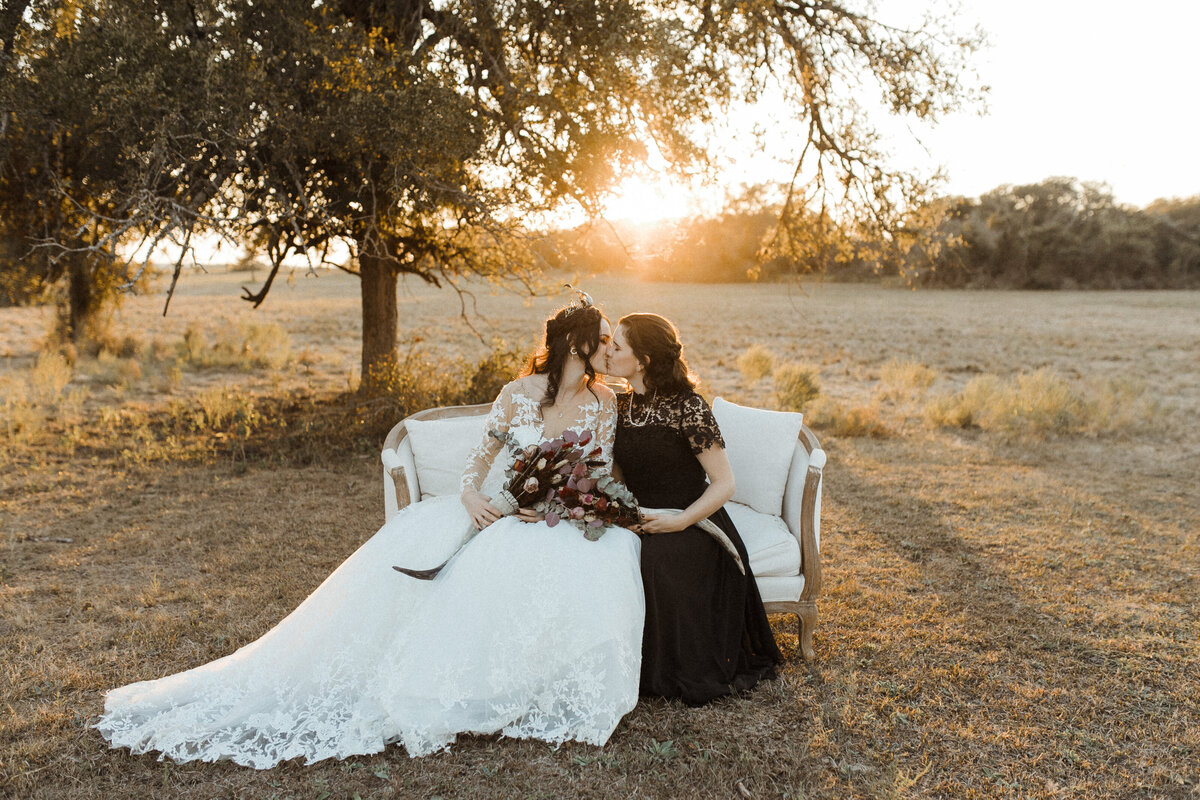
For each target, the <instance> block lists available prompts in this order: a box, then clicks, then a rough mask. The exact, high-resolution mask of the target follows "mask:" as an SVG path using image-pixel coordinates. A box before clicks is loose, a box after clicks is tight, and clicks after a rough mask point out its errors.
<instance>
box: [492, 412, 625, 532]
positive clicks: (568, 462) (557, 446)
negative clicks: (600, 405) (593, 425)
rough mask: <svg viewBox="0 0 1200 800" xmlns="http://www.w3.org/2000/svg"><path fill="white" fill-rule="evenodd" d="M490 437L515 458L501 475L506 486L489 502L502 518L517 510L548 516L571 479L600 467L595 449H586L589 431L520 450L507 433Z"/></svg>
mask: <svg viewBox="0 0 1200 800" xmlns="http://www.w3.org/2000/svg"><path fill="white" fill-rule="evenodd" d="M492 436H495V437H496V438H498V439H500V440H501V441H503V442H505V443H506V444H507V445H509V447H510V449H512V450H513V451H515V452H516V454H517V455H516V458H515V459H514V460H513V463H512V466H510V467H509V468H508V469H507V470H505V472H504V475H505V477H506V478H507V479H508V483H507V485H506V486H505V488H504V489H501V490H500V491H499V492H497V493H496V496H495V497H493V498H492V505H493V506H495V508H496V510H497V511H499V512H500V513H502V514H515V513H516V512H517V509H520V508H532V509H533V510H534V511H539V512H542V513H548V512H549V511H550V510H551V504H552V503H554V500H555V497H556V496H557V493H558V491H559V489H561V488H563V487H565V486H566V485H567V484H569V483H570V482H571V481H572V480H573V476H574V475H576V474H586V473H587V472H588V470H593V469H596V468H598V467H600V466H602V465H603V464H604V462H603V461H602V460H600V453H601V451H600V448H599V447H593V448H591V449H590V450H589V449H588V444H590V443H591V441H592V432H591V431H584V432H583V433H576V432H575V431H564V432H563V434H562V435H561V436H559V437H558V438H557V439H551V440H550V441H548V442H542V443H541V444H531V445H529V446H528V447H526V448H525V449H524V450H521V449H519V448H518V447H517V446H516V444H515V443H514V442H513V439H512V434H510V433H507V432H505V433H497V432H495V431H492Z"/></svg>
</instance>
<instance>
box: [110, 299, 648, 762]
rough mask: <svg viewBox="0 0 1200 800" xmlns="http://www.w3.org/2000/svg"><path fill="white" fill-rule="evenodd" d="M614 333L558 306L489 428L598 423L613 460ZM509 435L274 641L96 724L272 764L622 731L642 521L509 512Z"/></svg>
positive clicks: (138, 747)
mask: <svg viewBox="0 0 1200 800" xmlns="http://www.w3.org/2000/svg"><path fill="white" fill-rule="evenodd" d="M610 333H611V332H610V329H609V325H608V322H607V321H606V320H605V319H604V318H603V315H601V314H600V312H599V310H597V309H596V308H595V307H592V306H591V305H590V303H587V302H586V301H585V305H583V306H578V305H575V306H569V307H567V308H564V309H563V310H561V311H559V312H558V314H556V315H555V316H554V317H552V318H551V319H549V320H547V322H546V343H545V346H544V347H543V348H542V350H541V351H540V352H539V354H538V356H537V357H535V358H534V359H532V360H531V369H532V374H529V375H527V376H525V377H523V378H519V379H518V380H515V381H513V382H512V383H510V384H508V385H507V386H505V387H504V389H503V391H502V392H501V393H500V396H499V397H498V398H497V399H496V402H495V403H494V404H493V407H492V411H491V414H490V415H489V416H488V421H487V428H488V429H490V430H495V431H497V432H500V433H503V432H505V431H507V432H509V433H511V434H512V437H513V438H514V439H515V441H516V443H517V444H518V445H520V446H522V447H524V446H527V445H528V444H533V443H538V442H541V441H545V440H549V439H553V438H555V437H557V436H558V435H560V434H561V433H562V432H563V431H565V430H568V429H570V430H575V431H583V430H590V431H592V432H593V434H594V436H595V439H596V442H597V443H598V444H599V445H600V446H601V447H602V448H603V457H604V458H605V459H606V460H608V461H609V463H611V459H612V445H613V434H614V425H615V419H616V404H615V400H614V397H613V394H612V392H611V391H610V390H609V389H608V388H607V387H605V386H604V385H603V384H600V383H597V382H594V381H595V375H596V368H597V367H598V366H600V364H601V363H602V360H603V357H604V351H605V346H606V345H607V339H608V337H609V336H610ZM502 449H503V445H502V444H501V443H500V441H499V440H498V439H496V438H494V437H491V436H488V435H485V437H484V440H483V441H482V442H481V443H480V445H479V446H478V447H477V448H476V450H475V451H474V453H473V454H472V458H471V461H470V463H469V464H468V467H467V470H466V472H465V474H464V476H463V489H464V490H463V494H462V496H461V498H454V497H437V498H431V499H429V500H425V501H423V502H420V503H415V504H413V505H411V506H409V507H407V508H405V509H404V510H402V511H401V512H400V513H399V514H397V515H396V516H395V517H394V518H393V519H392V520H391V521H390V522H388V523H387V524H386V525H384V526H383V527H382V528H380V530H379V532H378V533H376V534H375V535H374V536H373V537H371V538H370V539H369V540H368V541H367V542H366V543H365V544H363V545H362V547H360V548H359V549H358V551H357V552H355V553H354V554H353V555H352V556H350V558H348V559H346V561H345V562H343V563H342V565H341V566H339V567H338V568H337V569H336V570H335V571H334V572H333V574H331V575H330V576H329V577H328V578H327V579H326V580H325V581H324V582H323V583H322V584H321V585H320V586H319V587H318V588H317V589H316V591H314V592H313V593H312V594H311V595H309V596H308V598H307V599H306V600H305V601H304V602H303V603H301V604H300V606H299V607H297V608H296V610H295V611H293V612H292V613H291V614H290V615H288V616H287V617H286V618H285V619H284V620H283V621H282V622H280V623H279V624H278V625H276V626H275V627H274V628H272V629H271V630H270V631H268V632H267V633H266V634H264V635H263V636H262V637H261V638H260V639H258V640H257V641H255V642H252V643H251V644H248V645H246V646H245V647H243V648H241V649H240V650H238V651H237V652H235V653H233V654H231V655H228V656H225V657H224V658H221V659H218V660H216V661H213V662H211V663H209V664H205V665H203V666H200V667H196V668H195V669H191V670H188V671H186V672H181V673H178V674H176V675H171V676H169V677H166V678H161V679H159V680H151V681H143V682H140V683H134V684H130V685H128V686H123V687H121V688H119V689H114V690H112V691H110V692H108V693H107V695H106V697H105V704H104V714H103V716H102V717H101V718H100V721H99V723H97V725H96V727H97V728H98V729H99V730H100V732H101V733H102V734H103V735H104V737H105V738H106V739H107V740H108V741H109V742H110V744H111V745H112V746H113V747H128V748H129V749H130V750H131V751H133V752H134V753H144V752H150V751H158V752H160V753H161V755H160V756H159V758H160V759H161V758H163V757H170V758H172V759H175V760H177V761H190V760H203V761H217V760H220V759H230V760H232V761H235V762H237V763H239V764H244V765H246V766H251V767H256V768H259V769H264V768H267V767H271V766H273V765H275V764H277V763H279V762H280V761H283V760H286V759H291V758H303V759H305V760H306V761H307V762H309V763H311V762H314V761H318V760H321V759H324V758H331V757H332V758H345V757H347V756H350V755H358V754H366V753H376V752H379V751H381V750H383V749H384V747H385V746H386V745H388V744H389V743H392V742H398V743H400V744H402V745H403V746H404V748H405V749H406V750H407V751H408V753H409V755H411V756H420V755H424V754H427V753H431V752H434V751H437V750H442V749H445V748H447V747H449V746H450V745H451V744H452V743H453V742H454V740H455V737H456V736H457V734H459V733H478V734H492V733H500V734H502V735H503V736H510V737H516V738H538V739H543V740H545V741H548V742H553V743H559V742H563V741H566V740H577V741H582V742H588V743H591V744H596V745H601V744H604V742H606V741H607V740H608V737H609V735H610V734H611V733H612V732H613V729H614V728H615V727H616V725H617V723H618V722H619V721H620V719H621V717H622V716H624V715H625V714H626V713H628V712H629V711H630V710H632V709H633V707H634V705H635V704H636V703H637V697H638V677H639V667H640V659H641V637H642V624H643V618H644V614H645V603H644V600H643V596H642V585H641V575H640V571H639V567H638V557H639V542H638V539H637V536H636V535H634V534H633V533H632V532H630V531H628V530H626V529H624V528H611V529H609V530H608V531H606V533H605V534H604V536H602V537H601V538H600V540H599V541H596V542H591V541H587V540H586V539H585V538H584V536H583V534H582V533H580V532H579V530H578V529H576V528H575V527H574V526H572V525H567V524H562V525H558V526H556V527H554V528H551V527H549V526H547V525H546V524H545V523H544V522H537V521H529V520H530V519H532V517H531V515H529V514H522V515H521V516H522V517H523V518H518V517H514V516H507V517H501V516H500V515H499V513H498V512H497V511H496V509H495V508H493V507H492V506H491V504H490V503H489V502H488V497H489V493H494V492H495V491H496V490H498V489H499V488H501V487H499V486H481V484H482V482H483V478H482V476H484V475H486V474H487V472H488V466H489V465H490V463H491V461H492V460H493V459H494V458H496V457H497V456H498V455H499V453H500V451H501V450H502ZM503 457H504V458H511V454H508V453H505V454H504V456H503ZM480 489H482V490H483V491H480ZM472 523H474V524H475V526H476V527H482V528H483V529H482V531H481V532H480V533H479V534H478V535H476V536H475V537H474V538H473V539H472V540H471V541H470V542H469V544H468V545H467V546H466V547H464V548H463V550H462V551H461V552H460V553H459V554H458V555H457V556H456V557H455V558H454V559H453V560H452V561H451V562H450V564H449V565H448V566H447V567H446V568H445V569H444V570H442V572H441V574H440V575H439V576H438V577H437V579H436V580H433V581H420V580H416V579H414V578H410V577H407V576H404V575H401V574H399V573H397V572H395V571H394V570H393V569H392V566H393V565H394V564H403V565H405V566H413V567H424V566H432V565H434V564H438V563H441V561H443V560H444V559H445V558H446V557H447V556H448V555H449V554H450V553H451V552H453V551H454V549H455V547H457V546H458V544H459V542H460V540H461V536H462V532H463V531H464V530H465V529H467V527H468V526H469V525H471V524H472Z"/></svg>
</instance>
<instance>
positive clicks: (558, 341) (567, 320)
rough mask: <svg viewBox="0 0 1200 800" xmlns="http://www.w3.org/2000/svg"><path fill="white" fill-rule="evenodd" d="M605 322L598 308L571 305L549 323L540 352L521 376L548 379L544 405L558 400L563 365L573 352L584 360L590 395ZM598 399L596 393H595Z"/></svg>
mask: <svg viewBox="0 0 1200 800" xmlns="http://www.w3.org/2000/svg"><path fill="white" fill-rule="evenodd" d="M602 319H606V317H605V316H604V314H602V313H601V312H600V309H598V308H596V307H595V306H578V305H570V306H566V307H564V308H560V309H559V310H558V312H557V313H555V315H554V316H552V317H550V319H548V320H546V334H545V337H544V338H543V340H542V345H541V347H539V348H538V349H537V352H536V353H534V354H533V355H532V356H530V357H529V360H528V361H527V362H525V368H524V369H523V370H521V375H545V376H546V394H545V396H544V397H542V405H543V406H549V405H553V404H554V400H555V399H556V398H557V397H558V384H559V381H561V380H562V372H563V364H565V363H566V361H567V356H568V355H570V354H571V348H572V347H574V348H575V352H576V353H577V354H578V355H579V357H580V358H582V359H583V371H584V372H585V373H586V374H587V387H588V390H589V391H591V389H592V384H594V383H595V382H596V370H594V369H592V356H594V355H596V352H597V351H599V349H600V320H602ZM592 394H593V395H595V394H596V393H595V392H592Z"/></svg>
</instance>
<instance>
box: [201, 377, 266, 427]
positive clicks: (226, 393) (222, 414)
mask: <svg viewBox="0 0 1200 800" xmlns="http://www.w3.org/2000/svg"><path fill="white" fill-rule="evenodd" d="M196 406H197V408H196V411H195V417H194V419H195V421H196V423H197V425H196V427H197V428H198V429H200V430H209V431H233V432H235V433H237V434H238V435H240V436H249V435H250V432H251V431H252V430H253V429H254V427H255V425H257V423H258V421H259V414H258V411H257V409H256V408H255V405H254V398H253V397H250V396H249V395H245V394H240V393H239V392H237V391H235V390H234V389H233V388H232V387H228V386H227V387H224V388H222V387H212V388H209V389H205V390H204V391H203V392H201V393H200V396H199V397H197V398H196Z"/></svg>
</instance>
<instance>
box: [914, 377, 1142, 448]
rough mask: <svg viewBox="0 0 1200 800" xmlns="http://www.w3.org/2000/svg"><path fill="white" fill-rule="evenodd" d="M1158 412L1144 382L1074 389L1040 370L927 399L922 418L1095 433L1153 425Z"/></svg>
mask: <svg viewBox="0 0 1200 800" xmlns="http://www.w3.org/2000/svg"><path fill="white" fill-rule="evenodd" d="M1161 411H1162V409H1161V407H1160V406H1159V405H1158V403H1156V402H1155V401H1154V400H1153V399H1152V398H1150V397H1148V396H1147V395H1146V389H1145V386H1144V385H1143V384H1139V383H1137V382H1134V381H1129V380H1125V379H1120V378H1116V379H1112V378H1110V379H1106V380H1101V381H1093V382H1090V383H1088V384H1085V385H1083V386H1073V385H1072V384H1071V383H1070V382H1068V381H1067V380H1066V379H1065V378H1063V377H1062V376H1061V375H1059V374H1058V373H1057V372H1055V371H1054V370H1050V369H1040V370H1037V371H1036V372H1031V373H1022V374H1019V375H1017V376H1016V377H1015V378H1013V379H1011V380H1008V381H1005V380H1001V379H1000V378H998V377H997V376H995V375H979V376H976V377H975V378H972V379H971V381H970V382H969V383H968V384H967V385H966V386H965V387H963V389H962V390H961V391H959V392H956V393H954V394H949V395H942V396H940V397H936V398H934V399H933V400H932V401H930V403H929V404H928V405H927V406H926V407H925V417H926V419H927V420H928V421H929V422H931V423H932V424H934V425H938V426H942V427H954V428H970V427H978V428H982V429H983V430H989V431H1001V432H1004V433H1009V434H1018V433H1026V434H1033V435H1046V434H1069V433H1086V434H1091V435H1096V434H1100V433H1112V432H1115V431H1118V430H1122V429H1125V428H1129V427H1134V426H1137V425H1140V424H1143V423H1147V422H1151V421H1153V420H1155V419H1156V418H1157V417H1158V416H1160V414H1161Z"/></svg>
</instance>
